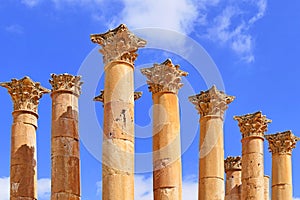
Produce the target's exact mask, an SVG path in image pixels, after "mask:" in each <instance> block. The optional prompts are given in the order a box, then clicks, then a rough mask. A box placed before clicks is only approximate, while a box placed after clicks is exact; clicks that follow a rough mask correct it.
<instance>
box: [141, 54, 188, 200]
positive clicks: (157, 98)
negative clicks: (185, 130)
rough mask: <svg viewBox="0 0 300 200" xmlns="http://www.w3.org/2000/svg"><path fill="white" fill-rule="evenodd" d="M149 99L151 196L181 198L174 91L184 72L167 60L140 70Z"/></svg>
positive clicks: (177, 109) (176, 110) (177, 87)
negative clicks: (151, 156) (151, 122)
mask: <svg viewBox="0 0 300 200" xmlns="http://www.w3.org/2000/svg"><path fill="white" fill-rule="evenodd" d="M141 72H142V74H143V75H145V76H146V77H147V79H148V80H147V84H148V85H149V91H150V92H152V99H153V105H154V107H153V144H152V145H153V148H152V149H153V193H154V199H161V200H164V199H165V200H167V199H174V200H181V199H182V178H181V148H180V117H179V105H178V97H177V93H178V90H179V89H180V88H181V87H182V86H183V84H182V83H181V82H180V81H181V77H182V76H187V73H186V72H184V71H182V70H180V69H179V66H178V65H174V64H173V63H172V61H171V60H170V59H167V60H166V61H165V62H163V63H161V64H154V66H153V67H151V68H145V69H141Z"/></svg>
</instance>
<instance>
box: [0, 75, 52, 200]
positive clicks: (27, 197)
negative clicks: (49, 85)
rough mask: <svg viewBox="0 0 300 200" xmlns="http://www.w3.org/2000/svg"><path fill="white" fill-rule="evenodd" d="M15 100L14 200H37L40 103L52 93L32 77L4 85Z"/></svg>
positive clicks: (13, 128) (12, 163) (13, 146)
mask: <svg viewBox="0 0 300 200" xmlns="http://www.w3.org/2000/svg"><path fill="white" fill-rule="evenodd" d="M0 85H1V86H2V87H5V88H7V90H8V93H9V94H10V95H11V98H12V100H13V105H14V106H13V107H14V111H13V113H12V115H13V124H12V129H11V163H10V199H11V200H17V199H24V200H36V199H37V160H36V129H37V118H38V114H37V110H38V104H39V99H40V98H41V97H42V95H43V94H45V93H49V90H47V89H46V88H43V87H42V86H41V85H40V83H37V82H33V81H32V80H31V79H30V78H29V77H24V78H22V79H20V80H17V79H12V80H11V82H6V83H0Z"/></svg>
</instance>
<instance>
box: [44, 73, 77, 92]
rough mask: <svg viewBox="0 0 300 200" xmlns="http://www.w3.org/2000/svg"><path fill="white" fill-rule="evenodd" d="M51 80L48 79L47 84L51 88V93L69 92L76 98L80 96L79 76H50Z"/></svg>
mask: <svg viewBox="0 0 300 200" xmlns="http://www.w3.org/2000/svg"><path fill="white" fill-rule="evenodd" d="M51 78H52V79H50V80H49V82H50V84H51V86H52V92H60V91H61V92H70V93H72V94H75V95H77V96H79V95H80V94H81V85H82V82H81V81H80V79H81V76H73V75H70V74H59V75H56V74H51Z"/></svg>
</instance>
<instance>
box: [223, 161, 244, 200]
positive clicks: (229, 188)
mask: <svg viewBox="0 0 300 200" xmlns="http://www.w3.org/2000/svg"><path fill="white" fill-rule="evenodd" d="M224 166H225V173H226V187H225V188H226V189H225V200H240V199H241V189H242V188H241V186H242V180H241V177H242V173H241V157H239V156H238V157H231V156H229V157H227V158H226V160H225V164H224Z"/></svg>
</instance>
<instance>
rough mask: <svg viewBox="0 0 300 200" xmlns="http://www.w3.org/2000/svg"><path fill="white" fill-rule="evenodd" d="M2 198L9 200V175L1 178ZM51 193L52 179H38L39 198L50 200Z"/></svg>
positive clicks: (0, 199) (0, 193)
mask: <svg viewBox="0 0 300 200" xmlns="http://www.w3.org/2000/svg"><path fill="white" fill-rule="evenodd" d="M0 186H1V187H0V200H9V177H3V178H0ZM50 194H51V180H50V179H47V178H43V179H39V180H38V199H40V200H49V199H50Z"/></svg>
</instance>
